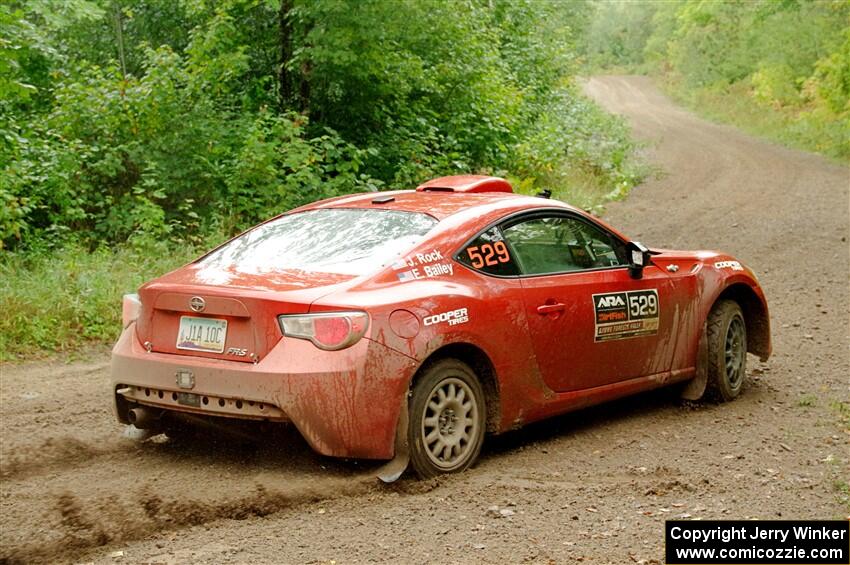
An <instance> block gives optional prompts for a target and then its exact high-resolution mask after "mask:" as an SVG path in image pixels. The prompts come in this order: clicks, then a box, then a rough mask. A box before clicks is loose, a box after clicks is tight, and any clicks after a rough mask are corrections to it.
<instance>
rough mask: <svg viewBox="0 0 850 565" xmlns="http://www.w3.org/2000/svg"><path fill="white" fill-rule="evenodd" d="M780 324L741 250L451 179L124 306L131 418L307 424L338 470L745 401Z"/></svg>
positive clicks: (270, 241) (438, 462)
mask: <svg viewBox="0 0 850 565" xmlns="http://www.w3.org/2000/svg"><path fill="white" fill-rule="evenodd" d="M768 320H769V318H768V311H767V304H766V301H765V298H764V295H763V293H762V291H761V289H760V287H759V284H758V282H757V280H756V278H755V276H754V275H753V273H752V272H751V271H750V270H749V269H748V268H747V267H745V266H744V265H742V264H741V263H740V262H738V261H737V260H736V259H735V258H734V257H731V256H729V255H725V254H722V253H716V252H708V251H700V252H686V251H671V250H659V249H653V250H648V249H646V248H644V247H643V246H642V245H641V244H639V243H637V242H632V241H631V240H629V239H628V238H627V237H625V236H624V235H623V234H621V233H619V232H618V231H617V230H615V229H614V228H613V227H611V226H609V225H607V224H605V223H604V222H602V221H601V220H599V219H597V218H594V217H592V216H590V215H588V214H586V213H585V212H583V211H581V210H578V209H576V208H574V207H571V206H569V205H567V204H564V203H561V202H558V201H554V200H548V199H543V198H538V197H530V196H521V195H517V194H513V192H512V190H511V187H510V185H509V184H508V183H507V182H506V181H504V180H502V179H497V178H493V177H477V176H461V177H446V178H443V179H435V180H433V181H429V182H428V183H425V184H424V185H422V186H420V187H418V188H417V189H416V190H408V191H396V192H382V193H369V194H359V195H353V196H345V197H340V198H335V199H330V200H325V201H321V202H317V203H314V204H311V205H308V206H305V207H302V208H299V209H297V210H293V211H291V212H288V213H286V214H284V215H282V216H279V217H277V218H274V219H272V220H269V221H268V222H266V223H264V224H261V225H260V226H258V227H256V228H254V229H253V230H249V231H248V232H246V233H245V234H243V235H241V236H239V237H237V238H234V239H233V240H231V241H230V242H227V243H225V244H224V245H222V246H220V247H219V248H217V249H215V250H213V251H212V252H210V253H209V254H207V255H206V256H204V257H202V258H200V259H199V260H197V261H195V262H193V263H190V264H188V265H186V266H184V267H182V268H180V269H178V270H176V271H173V272H171V273H169V274H167V275H165V276H162V277H160V278H158V279H155V280H153V281H151V282H149V283H147V284H145V285H143V286H142V287H141V288H140V289H139V292H138V295H128V296H127V297H125V304H124V322H125V327H124V331H123V333H122V334H121V337H120V339H119V340H118V342H117V344H116V345H115V348H114V350H113V356H112V379H113V390H114V399H115V411H116V415H117V418H118V420H119V421H120V422H122V423H125V424H130V423H133V424H135V425H136V426H138V427H140V428H141V427H149V428H152V429H154V428H156V429H158V428H159V427H160V426H164V425H165V423H166V422H167V420H168V419H169V417H170V416H172V415H174V414H178V413H182V414H195V415H203V416H221V417H230V418H241V419H254V420H269V421H280V422H291V423H292V424H294V425H295V426H296V427H297V429H298V430H299V432H300V433H301V434H302V435H303V437H304V438H305V439H306V441H307V442H308V443H309V444H310V445H311V446H312V448H313V449H315V450H316V451H318V452H320V453H322V454H325V455H329V456H337V457H355V458H369V459H390V458H392V457H393V456H394V454H396V452H397V451H398V450H399V449H400V447H399V446H400V445H405V446H409V450H410V458H411V462H412V463H413V466H414V468H415V469H416V471H417V472H418V473H419V474H420V475H425V476H428V475H433V474H436V473H440V472H453V471H458V470H462V469H464V468H466V467H468V466H469V465H470V464H472V462H474V460H475V458H476V457H477V455H478V452H479V450H480V447H481V442H482V440H483V437H484V435H485V433H487V432H489V433H499V432H503V431H505V430H509V429H513V428H517V427H520V426H522V425H523V424H525V423H528V422H532V421H535V420H540V419H542V418H546V417H548V416H552V415H555V414H560V413H563V412H566V411H570V410H575V409H578V408H581V407H585V406H589V405H592V404H596V403H600V402H604V401H607V400H611V399H614V398H618V397H622V396H625V395H628V394H633V393H636V392H639V391H644V390H647V389H652V388H656V387H659V386H662V385H671V384H674V383H683V385H682V386H683V394H684V395H685V396H687V397H688V398H699V397H701V396H703V394H704V393H706V392H707V393H711V394H714V395H715V396H718V397H720V398H721V399H726V400H729V399H731V398H734V397H735V396H736V395H737V394H738V392H739V391H740V386H741V380H742V379H743V376H744V371H745V356H746V351H749V352H751V353H754V354H756V355H758V356H760V357H761V358H767V357H768V356H769V354H770V329H769V321H768ZM405 449H407V448H406V447H405Z"/></svg>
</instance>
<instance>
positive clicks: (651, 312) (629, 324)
mask: <svg viewBox="0 0 850 565" xmlns="http://www.w3.org/2000/svg"><path fill="white" fill-rule="evenodd" d="M593 311H594V314H595V316H596V323H595V331H594V336H593V341H608V340H612V339H627V338H630V337H641V336H645V335H655V334H656V333H658V318H659V313H660V311H661V306H660V304H659V303H658V291H657V290H656V289H654V288H653V289H649V290H633V291H629V292H608V293H605V294H594V295H593Z"/></svg>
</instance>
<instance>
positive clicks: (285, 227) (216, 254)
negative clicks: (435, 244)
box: [198, 208, 437, 276]
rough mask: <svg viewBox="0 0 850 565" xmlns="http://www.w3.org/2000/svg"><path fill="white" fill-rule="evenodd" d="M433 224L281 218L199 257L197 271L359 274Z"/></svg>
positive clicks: (375, 214)
mask: <svg viewBox="0 0 850 565" xmlns="http://www.w3.org/2000/svg"><path fill="white" fill-rule="evenodd" d="M436 223H437V220H435V219H434V218H432V217H431V216H428V215H426V214H420V213H413V212H399V211H396V210H361V209H342V208H329V209H323V210H308V211H306V212H299V213H296V214H290V215H286V216H281V217H280V218H277V219H276V220H272V221H270V222H268V223H265V224H263V225H261V226H257V227H256V228H254V229H253V230H251V231H249V232H247V233H245V234H243V235H241V236H239V237H237V238H236V239H234V240H233V241H230V242H228V243H226V244H225V245H224V246H222V247H221V248H219V249H217V250H215V251H213V252H212V253H210V254H209V255H207V256H206V257H204V258H202V259H201V260H200V261H199V262H198V264H199V266H200V267H201V268H202V269H206V268H208V269H211V270H218V271H220V270H225V271H230V272H239V273H247V274H263V273H266V272H270V271H279V270H282V269H286V270H302V271H313V272H323V273H337V274H343V275H355V276H356V275H363V274H366V273H369V272H374V271H377V270H379V269H381V268H382V267H385V266H387V265H389V264H391V263H393V262H394V261H396V260H397V259H398V258H399V257H400V256H401V255H402V254H403V253H405V252H406V251H408V250H409V249H411V248H412V247H414V246H415V245H417V244H418V243H419V242H421V241H422V238H423V236H424V235H425V234H426V233H427V232H428V231H429V230H430V229H431V228H432V227H433V226H434V224H436Z"/></svg>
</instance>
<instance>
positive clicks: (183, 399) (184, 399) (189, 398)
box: [177, 392, 201, 408]
mask: <svg viewBox="0 0 850 565" xmlns="http://www.w3.org/2000/svg"><path fill="white" fill-rule="evenodd" d="M177 404H182V405H184V406H194V407H195V408H200V407H201V397H200V396H198V395H197V394H192V393H191V392H178V393H177Z"/></svg>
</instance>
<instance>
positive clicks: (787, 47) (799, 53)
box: [584, 0, 850, 161]
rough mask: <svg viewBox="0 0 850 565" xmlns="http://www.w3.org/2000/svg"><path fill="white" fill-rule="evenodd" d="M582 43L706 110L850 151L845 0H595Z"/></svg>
mask: <svg viewBox="0 0 850 565" xmlns="http://www.w3.org/2000/svg"><path fill="white" fill-rule="evenodd" d="M584 49H585V54H586V57H587V61H588V64H589V65H590V67H591V68H593V69H596V70H599V69H603V70H605V69H608V70H613V71H616V72H634V73H640V74H650V75H652V76H655V77H657V78H659V79H660V80H659V82H660V84H661V85H662V86H663V87H664V88H665V89H666V90H667V91H668V92H669V93H670V94H671V95H672V96H673V97H674V98H675V99H677V100H679V101H680V102H683V103H685V104H686V105H687V106H690V107H691V108H693V109H694V110H695V111H697V112H699V113H702V114H703V115H705V116H707V117H709V118H711V119H714V120H717V121H722V122H726V123H731V124H733V125H736V126H740V127H742V128H744V129H746V130H749V131H750V132H752V133H754V134H756V135H761V136H764V137H768V138H771V139H774V140H777V141H780V142H782V143H785V144H787V145H791V146H794V147H799V148H803V149H808V150H812V151H817V152H819V153H822V154H824V155H829V156H831V157H834V158H837V159H840V160H843V161H850V2H848V1H847V0H819V1H815V2H810V1H804V0H752V1H748V2H720V1H703V0H675V1H669V2H650V1H635V2H600V3H598V4H596V11H595V13H594V15H593V17H592V18H591V23H590V24H589V31H588V33H587V42H586V43H585V44H584Z"/></svg>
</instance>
